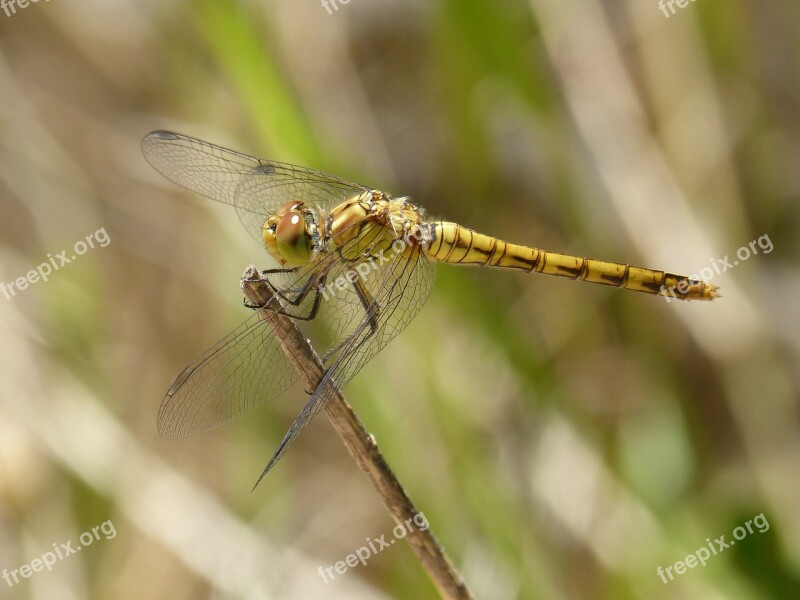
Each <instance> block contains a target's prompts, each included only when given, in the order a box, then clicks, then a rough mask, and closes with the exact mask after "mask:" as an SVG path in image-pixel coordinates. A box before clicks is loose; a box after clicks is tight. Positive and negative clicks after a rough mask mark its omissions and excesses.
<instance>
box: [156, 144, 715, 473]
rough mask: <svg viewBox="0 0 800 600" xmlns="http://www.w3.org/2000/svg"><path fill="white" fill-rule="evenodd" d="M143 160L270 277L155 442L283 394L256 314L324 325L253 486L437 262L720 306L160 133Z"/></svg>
mask: <svg viewBox="0 0 800 600" xmlns="http://www.w3.org/2000/svg"><path fill="white" fill-rule="evenodd" d="M142 151H143V153H144V156H145V158H146V160H147V161H148V162H149V163H150V165H151V166H153V167H154V168H155V169H156V170H157V171H158V172H159V173H161V174H162V175H164V176H165V177H166V178H167V179H169V180H170V181H172V182H174V183H176V184H178V185H180V186H183V187H185V188H188V189H189V190H192V191H194V192H196V193H198V194H201V195H203V196H205V197H207V198H210V199H212V200H216V201H218V202H221V203H223V204H227V205H231V206H233V207H234V208H235V209H236V213H237V215H238V216H239V220H240V221H241V223H242V225H243V226H244V227H245V229H246V230H247V231H248V232H249V233H250V234H251V235H252V236H253V237H254V238H255V239H256V240H257V241H258V242H259V243H260V244H261V245H262V246H263V247H264V248H265V249H266V251H267V253H268V254H269V255H270V256H271V257H272V259H274V261H275V262H276V263H277V264H278V265H279V266H278V268H274V269H268V270H265V271H262V273H261V274H262V276H263V277H264V278H265V280H267V281H269V282H270V285H271V287H272V289H273V291H274V297H273V300H275V301H274V302H271V303H270V304H269V305H267V306H262V307H252V306H251V307H250V308H254V309H255V310H254V314H252V315H251V316H250V317H249V318H247V319H246V320H245V321H244V322H243V323H242V324H241V325H240V326H239V327H237V328H236V329H234V330H233V331H231V332H230V333H229V334H228V335H226V336H225V337H224V338H222V339H221V340H220V341H219V342H217V343H216V344H215V345H214V346H212V347H211V348H209V349H208V350H206V351H205V352H204V353H203V354H201V355H200V356H198V357H197V358H196V359H195V360H193V361H192V362H190V363H189V364H188V365H187V366H186V368H185V369H184V370H183V371H181V373H180V374H179V375H178V376H177V377H176V378H175V380H174V381H173V382H172V384H171V385H170V387H169V389H168V391H167V393H166V395H165V397H164V400H163V402H162V403H161V406H160V408H159V412H158V421H157V427H158V431H159V433H160V434H161V435H162V436H163V437H168V438H179V437H184V436H188V435H192V434H196V433H200V432H204V431H210V430H212V429H215V428H217V427H220V426H221V425H223V424H225V423H228V422H229V421H231V420H233V419H235V418H238V417H239V416H241V415H243V414H244V413H246V412H248V411H250V410H252V409H255V408H258V407H263V406H265V405H266V404H268V403H269V402H271V401H273V400H274V399H275V398H276V397H278V396H279V395H280V394H282V393H283V392H284V391H286V390H287V389H288V388H289V387H290V386H291V385H292V384H293V383H295V381H296V380H297V379H298V377H299V376H298V374H297V372H296V370H295V369H294V368H293V367H292V363H291V361H290V357H288V356H287V355H286V353H285V352H284V351H283V350H282V346H281V340H280V339H279V338H278V336H277V334H276V333H275V332H274V330H273V329H271V328H270V327H269V326H268V324H267V323H266V322H265V320H264V319H263V318H262V315H261V314H260V313H261V311H264V310H270V311H275V312H277V313H279V314H281V315H285V316H287V317H289V318H290V319H292V320H293V321H294V322H295V323H296V324H297V325H299V326H303V325H306V324H309V323H312V322H315V321H318V320H319V318H320V317H321V318H322V319H323V320H324V321H325V322H326V323H328V328H327V330H326V331H327V337H326V341H325V342H324V354H323V355H322V362H323V366H324V369H325V370H324V375H323V377H322V379H321V381H320V383H319V385H317V387H316V388H315V389H314V390H313V391H311V392H310V397H309V398H308V400H307V402H306V404H305V406H304V407H303V409H302V410H301V412H300V414H299V415H298V416H297V418H296V419H295V421H294V423H293V424H292V425H291V427H290V428H289V430H288V431H287V432H286V434H285V436H284V437H283V439H282V440H281V442H280V444H279V445H278V448H277V450H275V452H274V454H273V456H272V458H271V459H270V460H269V462H268V463H267V465H266V467H265V468H264V470H263V472H262V473H261V477H259V479H258V481H261V479H262V478H263V477H264V476H265V475H266V474H267V473H268V472H269V471H270V470H271V469H272V468H273V467H274V466H275V463H277V462H278V460H279V459H280V458H281V457H282V456H283V455H284V453H285V452H286V450H287V448H288V447H289V446H290V445H291V443H292V442H293V441H294V440H295V438H296V437H297V435H298V434H299V433H300V431H301V430H302V429H303V428H304V427H305V426H306V425H307V424H308V422H309V421H310V420H311V419H312V418H313V417H314V415H316V414H317V413H318V412H319V411H320V410H321V409H322V408H324V407H325V405H326V404H327V403H328V402H329V401H330V400H331V398H332V397H333V396H334V394H336V393H337V391H338V390H340V389H342V388H343V387H344V386H345V385H346V384H347V383H348V382H349V381H350V380H351V379H352V378H353V377H354V376H355V375H356V373H358V371H360V370H361V368H362V367H363V366H364V365H365V364H366V363H367V362H368V361H369V360H370V359H371V358H372V357H373V356H375V355H376V354H377V353H378V352H379V351H380V350H381V349H382V348H384V347H385V346H386V344H388V343H389V342H390V341H391V340H392V339H393V338H395V337H396V336H397V335H398V334H399V333H400V332H401V331H402V330H403V329H404V328H405V327H406V326H407V325H408V324H409V323H410V322H411V320H412V319H413V318H414V317H415V316H416V315H417V313H418V312H419V311H420V309H421V308H422V306H423V305H424V304H425V302H426V300H427V298H428V296H429V294H430V292H431V288H432V286H433V282H434V279H435V272H436V269H435V263H449V264H456V265H473V266H484V267H497V268H501V269H512V270H516V271H525V272H530V273H544V274H547V275H555V276H558V277H567V278H570V279H575V280H581V281H588V282H591V283H597V284H601V285H607V286H613V287H618V288H624V289H627V290H634V291H638V292H644V293H647V294H656V295H661V296H668V297H671V298H677V299H680V300H712V299H714V298H715V297H717V296H718V295H719V294H718V292H717V290H718V287H717V286H715V285H713V284H710V283H706V282H703V281H699V280H696V279H693V278H690V277H686V276H683V275H675V274H672V273H667V272H664V271H658V270H654V269H646V268H642V267H636V266H631V265H627V264H621V263H615V262H607V261H601V260H595V259H591V258H585V257H580V256H570V255H566V254H559V253H556V252H547V251H545V250H541V249H538V248H534V247H529V246H523V245H518V244H512V243H509V242H505V241H502V240H500V239H498V238H496V237H493V236H490V235H486V234H483V233H479V232H477V231H473V230H472V229H469V228H467V227H464V226H462V225H459V224H458V223H454V222H450V221H442V220H435V219H431V218H429V217H428V216H427V213H426V212H425V210H424V209H423V208H422V207H420V206H418V205H417V204H414V203H412V202H411V200H410V199H409V198H408V197H398V198H393V197H392V196H391V195H389V194H388V193H386V192H383V191H380V190H376V189H373V188H371V187H369V186H365V185H361V184H357V183H352V182H350V181H347V180H345V179H342V178H340V177H337V176H336V175H331V174H328V173H323V172H321V171H317V170H314V169H310V168H306V167H300V166H297V165H292V164H287V163H283V162H278V161H275V160H267V159H262V158H256V157H254V156H248V155H247V154H242V153H240V152H235V151H233V150H228V149H226V148H222V147H220V146H217V145H214V144H211V143H208V142H204V141H201V140H198V139H195V138H192V137H188V136H185V135H182V134H179V133H175V132H171V131H153V132H151V133H149V134H148V135H147V136H145V138H144V139H143V141H142ZM257 484H258V482H257V483H256V485H257Z"/></svg>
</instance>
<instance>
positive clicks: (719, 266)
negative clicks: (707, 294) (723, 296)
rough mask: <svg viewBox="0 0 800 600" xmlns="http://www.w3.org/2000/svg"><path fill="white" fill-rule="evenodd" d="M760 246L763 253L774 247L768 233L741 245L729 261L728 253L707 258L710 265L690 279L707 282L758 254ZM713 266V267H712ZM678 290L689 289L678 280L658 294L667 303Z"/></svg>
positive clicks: (675, 295) (676, 296)
mask: <svg viewBox="0 0 800 600" xmlns="http://www.w3.org/2000/svg"><path fill="white" fill-rule="evenodd" d="M759 248H761V250H762V253H763V254H769V253H770V252H772V251H773V250H774V249H775V246H773V245H772V240H771V239H769V234H766V233H765V234H764V235H762V236H761V237H759V238H758V239H755V240H753V241H752V242H750V243H749V244H747V245H746V246H742V247H741V248H739V249H738V250H737V251H736V258H735V259H734V260H733V262H731V261H730V258H729V256H730V254H726V255H725V258H723V259H719V258H709V259H708V260H709V262H710V263H711V266H710V267H703V268H702V269H700V271H698V273H697V275H695V274H692V275H689V280H690V281H699V280H702V281H705V282H706V283H709V282H710V281H711V280H712V279H713V278H714V277H715V276H716V275H720V274H722V273H724V272H725V271H728V270H729V269H732V268H733V267H735V266H737V265H738V264H739V263H740V262H744V261H746V260H748V259H749V258H750V257H751V256H755V255H756V254H758V249H759ZM712 267H713V268H712ZM676 290H677V291H678V292H680V293H681V294H686V292H688V291H689V286H688V284H687V283H686V282H683V281H682V282H680V283H678V284H676V285H674V286H671V287H665V286H663V285H662V286H661V290H660V294H661V295H662V296H663V297H664V300H666V301H667V304H669V303H670V302H672V300H673V298H680V296H679V295H678V294H676V293H675V291H676Z"/></svg>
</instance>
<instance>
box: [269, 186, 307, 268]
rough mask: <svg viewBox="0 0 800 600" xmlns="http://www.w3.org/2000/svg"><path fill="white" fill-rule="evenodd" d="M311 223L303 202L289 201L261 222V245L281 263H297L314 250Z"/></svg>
mask: <svg viewBox="0 0 800 600" xmlns="http://www.w3.org/2000/svg"><path fill="white" fill-rule="evenodd" d="M314 226H315V224H314V220H313V217H312V215H311V213H310V212H309V211H308V210H307V209H306V208H305V205H304V203H302V202H299V201H295V202H290V203H289V204H286V205H284V206H283V207H281V209H280V210H279V211H278V212H277V213H276V214H274V215H272V216H271V217H270V218H269V219H267V220H266V221H265V222H264V226H263V227H262V230H261V231H262V238H263V240H264V246H266V248H267V250H268V251H269V253H270V254H271V255H272V257H273V258H274V259H275V260H277V261H278V262H279V263H280V264H281V265H285V266H290V267H296V266H300V265H302V264H304V263H305V262H306V261H308V259H309V258H311V255H312V253H313V252H314V235H313V228H314Z"/></svg>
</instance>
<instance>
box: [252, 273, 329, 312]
mask: <svg viewBox="0 0 800 600" xmlns="http://www.w3.org/2000/svg"><path fill="white" fill-rule="evenodd" d="M296 270H297V268H294V269H270V270H267V271H262V272H261V273H262V275H264V274H267V273H292V272H294V271H296ZM263 281H264V282H266V284H267V285H268V286H270V289H271V290H272V292H273V293H274V295H275V296H276V297H278V298H279V299H280V300H282V301H283V302H285V303H286V304H289V305H291V306H295V307H297V306H300V304H301V303H302V302H303V301H304V300H305V299H306V297H307V296H308V294H309V293H311V292H313V293H314V302H313V304H312V305H311V309H310V310H309V312H308V314H307V315H298V314H294V313H291V312H289V311H288V310H287V307H286V306H283V305H282V306H280V307H279V308H277V309H276V311H275V312H277V313H278V314H282V315H286V316H287V317H290V318H292V319H298V320H300V321H311V320H313V319H314V318H315V317H316V316H317V311H318V310H319V306H320V300H321V298H322V294H321V293H320V287H323V286H324V285H325V275H322V276H321V277H318V278H317V277H311V278H309V280H308V281H307V282H306V283H305V285H304V286H303V288H302V289H301V290H300V292H299V293H298V294H297V295H296V296H295V297H294V298H289V297H288V296H286V295H285V293H284V292H283V291H281V290H279V289H277V288H276V287H275V286H274V285H273V284H272V283H271V282H270V280H269V278H267V277H263ZM244 305H245V306H246V307H247V308H251V309H254V310H261V309H263V308H267V307H266V306H255V305H253V304H251V303H250V302H248V301H247V298H245V299H244Z"/></svg>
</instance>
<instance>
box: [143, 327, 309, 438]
mask: <svg viewBox="0 0 800 600" xmlns="http://www.w3.org/2000/svg"><path fill="white" fill-rule="evenodd" d="M296 380H297V373H296V371H295V369H294V367H293V366H292V364H291V362H290V361H289V359H288V358H287V357H286V355H285V354H284V352H283V349H282V348H281V344H280V339H278V338H277V336H276V335H275V333H274V332H273V330H272V329H271V328H270V327H268V326H267V324H266V323H265V322H264V320H263V319H262V318H261V314H260V311H256V312H255V313H254V314H253V315H251V316H250V317H249V318H248V319H247V320H246V321H245V322H244V323H242V324H241V325H240V326H239V327H237V328H236V329H234V330H233V331H231V332H230V333H229V334H228V335H226V336H225V337H224V338H222V339H221V340H220V341H219V342H218V343H217V344H215V345H214V346H212V347H211V348H209V349H208V350H207V351H206V352H205V353H203V354H202V355H200V356H198V357H197V358H196V359H195V360H193V361H192V362H191V363H189V365H187V367H186V368H185V369H184V370H183V371H181V373H180V374H179V375H178V376H177V377H176V378H175V381H173V382H172V385H171V386H170V388H169V390H168V391H167V394H166V396H165V398H164V401H163V402H162V403H161V408H160V409H159V411H158V432H159V433H160V434H161V435H162V436H164V437H168V438H176V437H184V436H187V435H192V434H194V433H200V432H203V431H209V430H211V429H215V428H217V427H219V426H221V425H224V424H225V423H227V422H228V421H231V420H233V419H235V418H236V417H238V416H240V415H242V414H243V413H245V412H247V411H248V410H251V409H253V408H256V407H258V406H263V405H265V404H267V402H269V401H270V400H272V399H274V398H275V397H276V396H279V395H280V394H281V393H283V392H284V391H285V390H286V389H288V388H289V386H291V384H292V383H294V382H295V381H296Z"/></svg>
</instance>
